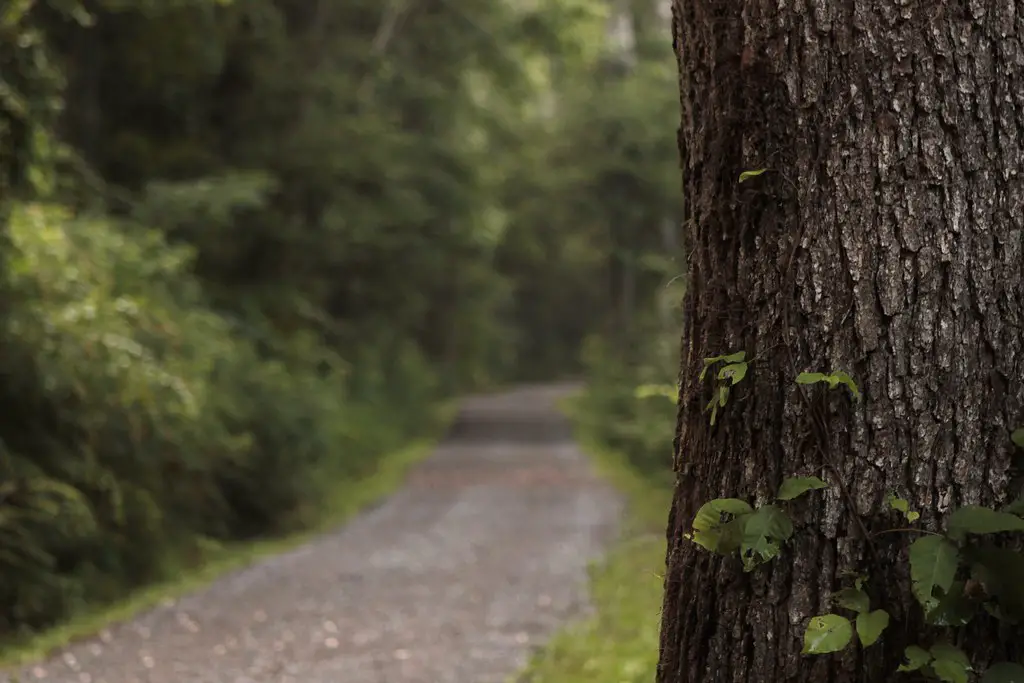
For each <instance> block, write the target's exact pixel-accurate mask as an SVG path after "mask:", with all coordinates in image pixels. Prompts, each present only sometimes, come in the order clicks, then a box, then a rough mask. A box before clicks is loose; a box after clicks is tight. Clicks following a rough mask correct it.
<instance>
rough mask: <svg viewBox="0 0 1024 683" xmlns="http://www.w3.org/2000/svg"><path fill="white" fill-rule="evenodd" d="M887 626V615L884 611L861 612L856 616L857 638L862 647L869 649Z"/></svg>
mask: <svg viewBox="0 0 1024 683" xmlns="http://www.w3.org/2000/svg"><path fill="white" fill-rule="evenodd" d="M888 625H889V613H888V612H886V611H885V610H884V609H876V610H875V611H874V612H861V613H860V614H858V615H857V637H858V638H860V643H861V645H863V646H864V647H870V646H872V645H874V644H875V642H877V641H878V638H879V636H881V635H882V631H884V630H885V629H886V627H887V626H888Z"/></svg>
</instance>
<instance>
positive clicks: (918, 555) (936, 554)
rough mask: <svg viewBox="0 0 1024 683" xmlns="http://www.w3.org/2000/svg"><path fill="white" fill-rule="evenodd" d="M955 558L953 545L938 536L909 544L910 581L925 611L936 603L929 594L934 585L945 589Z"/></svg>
mask: <svg viewBox="0 0 1024 683" xmlns="http://www.w3.org/2000/svg"><path fill="white" fill-rule="evenodd" d="M959 558H960V552H959V551H958V550H957V547H956V546H955V545H953V544H952V543H951V542H950V541H948V540H947V539H946V538H944V537H942V536H924V537H923V538H919V539H917V540H916V541H914V542H913V543H911V544H910V580H911V582H912V589H913V591H914V597H916V598H917V601H918V602H919V603H921V606H922V607H923V608H924V610H925V612H929V611H931V610H932V609H934V608H935V606H936V605H937V604H938V602H939V601H938V600H936V598H935V597H934V595H933V594H932V593H933V591H934V590H935V589H936V588H939V589H940V590H942V591H943V592H947V591H949V587H950V585H951V584H952V583H953V578H954V577H955V576H956V565H957V562H958V560H959Z"/></svg>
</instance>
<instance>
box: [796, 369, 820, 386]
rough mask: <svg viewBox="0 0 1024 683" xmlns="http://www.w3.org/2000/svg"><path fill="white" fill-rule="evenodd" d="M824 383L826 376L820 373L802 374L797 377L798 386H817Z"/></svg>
mask: <svg viewBox="0 0 1024 683" xmlns="http://www.w3.org/2000/svg"><path fill="white" fill-rule="evenodd" d="M824 381H825V375H824V374H822V373H820V372H801V373H800V374H799V375H797V376H796V383H797V384H817V383H818V382H824Z"/></svg>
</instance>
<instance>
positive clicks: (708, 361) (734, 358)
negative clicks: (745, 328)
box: [698, 351, 747, 382]
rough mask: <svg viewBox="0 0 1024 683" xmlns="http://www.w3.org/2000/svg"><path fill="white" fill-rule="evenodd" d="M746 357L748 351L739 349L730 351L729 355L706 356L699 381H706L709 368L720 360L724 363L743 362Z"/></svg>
mask: <svg viewBox="0 0 1024 683" xmlns="http://www.w3.org/2000/svg"><path fill="white" fill-rule="evenodd" d="M746 359H747V352H746V351H737V352H736V353H730V354H729V355H727V356H712V357H711V358H705V359H704V369H703V370H701V372H700V377H699V378H698V381H700V382H703V381H704V377H705V376H706V375H707V374H708V368H710V367H711V366H712V365H714V364H715V363H719V362H723V363H742V362H743V361H745V360H746Z"/></svg>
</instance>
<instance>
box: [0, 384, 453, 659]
mask: <svg viewBox="0 0 1024 683" xmlns="http://www.w3.org/2000/svg"><path fill="white" fill-rule="evenodd" d="M458 407H459V402H458V401H457V400H452V401H447V402H445V403H443V404H441V405H440V406H439V407H438V408H437V409H436V410H437V418H436V421H435V424H434V425H433V428H432V429H431V430H430V433H429V434H428V435H427V436H424V437H421V438H420V439H417V440H415V441H413V442H412V443H410V444H409V445H407V446H406V447H405V448H402V449H399V450H398V451H395V452H393V453H389V454H387V455H385V456H383V457H382V458H381V460H380V466H379V467H378V469H377V471H376V472H374V474H373V475H371V476H370V477H367V478H365V479H361V480H358V481H348V482H344V483H339V485H338V488H337V491H336V495H334V496H332V498H333V499H334V500H335V501H337V503H338V504H337V505H332V506H328V507H327V508H326V509H325V510H324V511H323V516H322V517H321V519H320V520H319V522H318V523H317V524H315V525H313V526H311V527H309V528H307V529H304V530H303V531H300V532H298V533H295V534H291V535H288V536H286V537H282V538H274V539H267V540H260V541H255V542H249V543H236V544H229V545H225V546H223V547H222V548H219V549H217V550H215V551H212V552H211V554H210V556H209V557H208V559H207V560H206V561H205V562H204V563H203V564H202V565H201V566H199V567H197V568H195V569H194V570H191V571H188V572H186V573H185V574H184V575H183V576H180V577H178V578H175V579H172V580H169V581H162V582H158V583H155V584H152V585H150V586H147V587H144V588H141V589H139V590H136V591H133V592H132V593H130V594H129V595H127V596H126V597H125V598H124V599H123V600H119V601H117V602H115V603H112V604H109V605H105V606H103V607H98V608H97V609H95V610H87V611H85V612H82V613H80V614H78V615H76V616H74V617H72V618H71V619H70V620H68V621H67V622H64V623H63V624H60V625H57V626H54V627H53V628H50V629H47V630H46V631H42V632H40V633H38V634H34V635H32V636H30V637H27V638H25V639H24V640H21V641H13V642H11V643H5V644H4V645H3V649H2V650H0V670H3V669H9V668H13V667H19V666H25V665H27V664H32V663H34V662H38V661H41V660H44V659H46V658H47V657H48V656H49V655H51V654H52V653H53V652H54V651H55V650H58V649H60V648H62V647H65V646H67V645H69V644H71V643H73V642H75V641H78V640H82V639H85V638H90V637H92V636H94V635H96V634H97V633H99V632H100V631H102V630H103V629H105V628H108V627H110V626H113V625H116V624H119V623H122V622H125V621H129V620H131V619H132V618H134V617H135V616H137V615H139V614H140V613H142V612H144V611H146V610H148V609H151V608H153V607H156V606H157V605H159V604H161V603H165V602H168V601H170V600H173V599H175V598H178V597H181V596H183V595H185V594H187V593H192V592H195V591H197V590H200V589H202V588H205V587H207V586H209V585H210V584H211V583H213V582H214V581H216V580H217V579H219V578H221V577H222V576H224V575H225V574H228V573H230V572H233V571H238V570H241V569H244V568H246V567H249V566H251V565H253V564H256V563H257V562H259V561H260V560H263V559H266V558H269V557H272V556H274V555H279V554H281V553H284V552H287V551H289V550H293V549H295V548H297V547H299V546H301V545H303V544H304V543H306V542H308V541H310V540H311V539H313V538H314V537H316V536H318V535H320V534H323V533H324V532H325V531H328V530H330V529H334V528H336V527H338V526H340V525H341V524H344V523H345V522H346V521H347V520H349V519H351V518H352V517H354V516H355V515H356V514H358V513H359V512H360V511H362V510H364V509H366V508H367V507H369V506H371V505H373V504H374V503H375V502H377V501H379V500H381V499H383V498H385V497H387V496H388V495H390V494H391V493H393V492H394V491H395V490H396V489H398V488H399V487H400V486H401V484H402V482H403V481H404V480H405V475H406V473H407V472H408V470H409V468H410V467H412V466H413V465H415V464H417V463H418V462H420V461H421V460H423V459H424V458H425V457H427V456H428V455H430V453H431V452H432V451H433V450H434V448H435V447H436V445H437V443H438V441H439V440H440V439H441V438H442V437H443V435H444V433H445V430H446V429H447V428H448V426H449V425H450V424H451V422H452V420H453V419H454V418H455V415H456V414H457V412H458Z"/></svg>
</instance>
